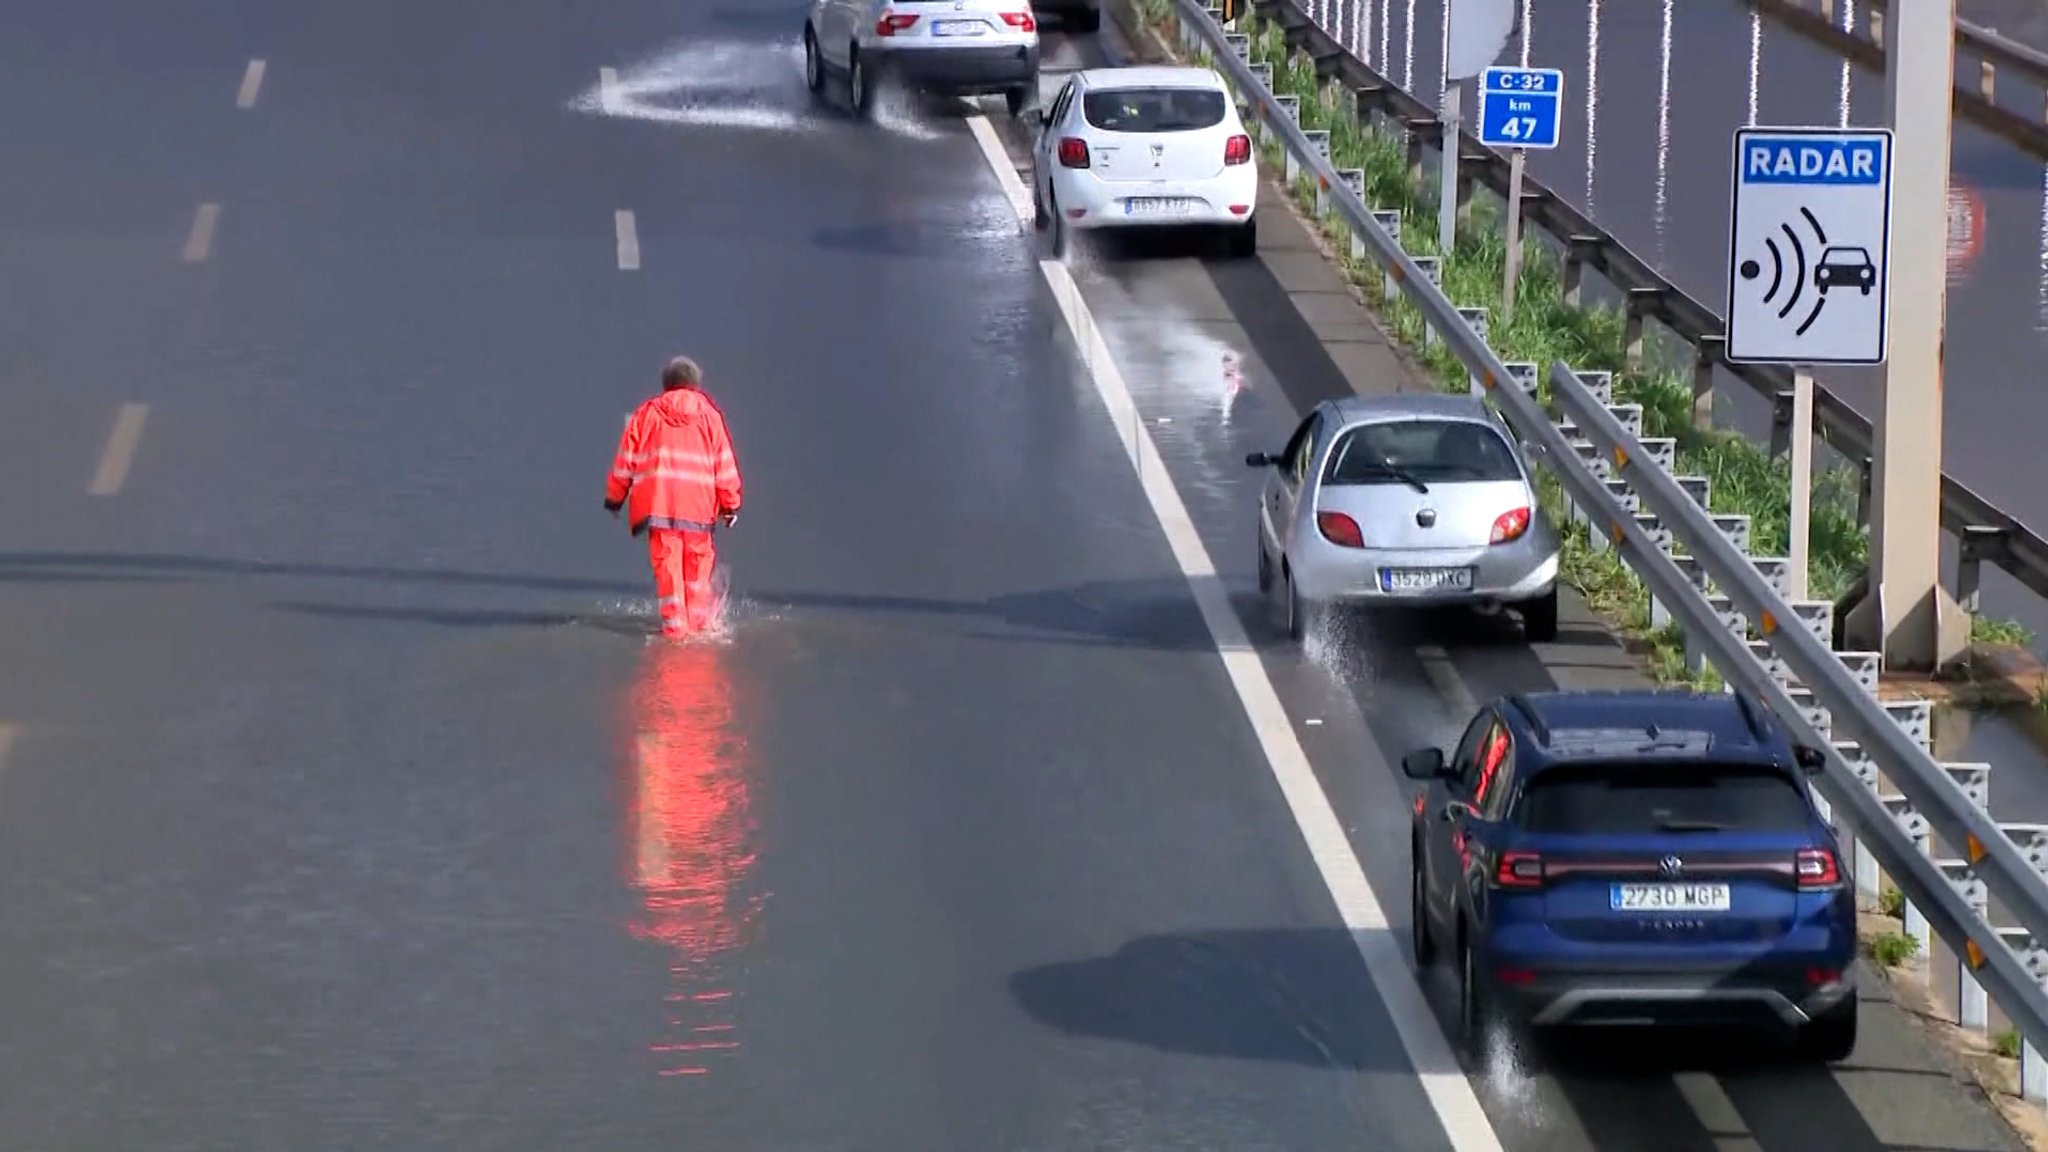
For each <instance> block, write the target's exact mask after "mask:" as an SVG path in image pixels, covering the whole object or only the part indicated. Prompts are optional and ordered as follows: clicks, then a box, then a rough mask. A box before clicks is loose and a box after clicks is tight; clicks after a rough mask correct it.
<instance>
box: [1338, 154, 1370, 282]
mask: <svg viewBox="0 0 2048 1152" xmlns="http://www.w3.org/2000/svg"><path fill="white" fill-rule="evenodd" d="M1337 179H1339V180H1342V181H1343V182H1344V186H1345V187H1346V188H1349V189H1351V194H1352V195H1353V196H1356V197H1358V198H1359V199H1360V200H1363V199H1365V169H1363V168H1341V169H1339V170H1338V171H1337ZM1344 232H1345V234H1346V235H1348V236H1350V237H1351V259H1353V260H1354V261H1360V262H1362V261H1364V260H1365V258H1366V255H1367V253H1366V248H1365V240H1364V238H1362V237H1361V236H1359V234H1358V230H1357V229H1356V228H1353V227H1351V226H1350V225H1349V224H1348V223H1347V224H1346V225H1345V226H1344Z"/></svg>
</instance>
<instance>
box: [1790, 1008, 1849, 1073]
mask: <svg viewBox="0 0 2048 1152" xmlns="http://www.w3.org/2000/svg"><path fill="white" fill-rule="evenodd" d="M1855 1050H1856V997H1855V996H1853V995H1852V996H1850V997H1849V998H1848V999H1847V1000H1844V1001H1843V1002H1842V1003H1841V1004H1839V1005H1836V1006H1835V1007H1834V1008H1833V1009H1831V1010H1829V1011H1828V1012H1827V1013H1826V1014H1825V1015H1823V1016H1821V1017H1820V1018H1819V1019H1817V1020H1813V1021H1810V1022H1809V1023H1807V1024H1806V1025H1805V1026H1803V1027H1801V1028H1800V1029H1799V1054H1800V1055H1801V1056H1803V1057H1805V1058H1806V1059H1808V1060H1813V1061H1817V1062H1819V1063H1822V1064H1835V1063H1839V1062H1841V1061H1843V1060H1847V1059H1848V1058H1849V1053H1851V1052H1853V1051H1855Z"/></svg>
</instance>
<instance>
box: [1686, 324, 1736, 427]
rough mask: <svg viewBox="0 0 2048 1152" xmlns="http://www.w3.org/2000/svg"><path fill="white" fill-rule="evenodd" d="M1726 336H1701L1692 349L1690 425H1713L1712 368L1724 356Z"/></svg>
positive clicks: (1726, 348) (1726, 345)
mask: <svg viewBox="0 0 2048 1152" xmlns="http://www.w3.org/2000/svg"><path fill="white" fill-rule="evenodd" d="M1727 351H1728V338H1727V337H1726V336H1701V337H1700V338H1699V341H1698V342H1697V343H1695V344H1694V345H1693V349H1692V426H1693V427H1695V428H1712V427H1713V426H1714V368H1715V367H1716V366H1717V365H1719V364H1720V363H1721V362H1722V360H1723V359H1724V358H1725V357H1726V354H1727Z"/></svg>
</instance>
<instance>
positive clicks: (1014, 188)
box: [967, 116, 1036, 234]
mask: <svg viewBox="0 0 2048 1152" xmlns="http://www.w3.org/2000/svg"><path fill="white" fill-rule="evenodd" d="M967 128H968V131H970V132H972V133H974V142H975V143H976V144H979V145H981V154H982V155H983V156H984V157H986V158H987V159H988V164H989V167H991V168H994V169H995V170H996V180H997V181H998V182H1000V183H1001V184H1002V186H1003V195H1004V196H1006V197H1008V198H1009V201H1010V207H1011V208H1012V209H1014V210H1015V211H1016V213H1017V224H1018V226H1019V228H1020V229H1021V230H1022V231H1024V232H1025V233H1026V234H1030V233H1031V232H1032V227H1031V221H1032V217H1033V216H1035V215H1036V213H1035V212H1034V211H1033V210H1032V207H1031V189H1029V188H1026V187H1025V186H1024V179H1023V177H1021V176H1019V175H1017V166H1016V164H1014V163H1013V162H1012V161H1011V160H1010V153H1009V152H1008V151H1007V150H1006V149H1004V147H1003V141H1002V137H1000V136H997V135H996V126H995V125H993V124H991V123H989V122H988V117H986V116H969V117H968V118H967Z"/></svg>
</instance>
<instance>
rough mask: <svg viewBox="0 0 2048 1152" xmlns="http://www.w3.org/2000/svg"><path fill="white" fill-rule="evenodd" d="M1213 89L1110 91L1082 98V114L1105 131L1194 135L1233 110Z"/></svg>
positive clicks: (1125, 89)
mask: <svg viewBox="0 0 2048 1152" xmlns="http://www.w3.org/2000/svg"><path fill="white" fill-rule="evenodd" d="M1229 107H1230V106H1229V104H1228V102H1226V101H1225V100H1224V97H1223V93H1221V92H1218V91H1216V90H1214V89H1211V88H1108V89H1098V90H1096V91H1093V92H1090V93H1088V94H1087V95H1085V96H1083V97H1082V98H1081V114H1082V115H1083V116H1085V117H1087V118H1088V123H1089V124H1091V125H1093V126H1094V127H1097V128H1100V129H1102V130H1103V131H1104V132H1194V131H1197V130H1199V129H1203V128H1214V127H1215V126H1216V125H1218V124H1221V123H1223V114H1224V113H1225V112H1227V111H1228V110H1229Z"/></svg>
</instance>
